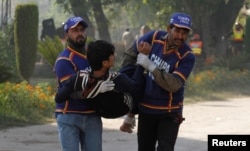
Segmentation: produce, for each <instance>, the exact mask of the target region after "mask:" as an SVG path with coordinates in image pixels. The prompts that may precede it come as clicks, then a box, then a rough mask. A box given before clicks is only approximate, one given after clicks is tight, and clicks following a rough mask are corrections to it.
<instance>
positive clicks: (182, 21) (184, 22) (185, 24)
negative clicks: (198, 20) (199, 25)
mask: <svg viewBox="0 0 250 151" xmlns="http://www.w3.org/2000/svg"><path fill="white" fill-rule="evenodd" d="M171 24H172V25H174V26H176V27H179V28H186V29H188V30H192V28H191V25H192V19H191V17H190V16H189V15H187V14H185V13H174V14H173V15H172V16H171V18H170V25H171Z"/></svg>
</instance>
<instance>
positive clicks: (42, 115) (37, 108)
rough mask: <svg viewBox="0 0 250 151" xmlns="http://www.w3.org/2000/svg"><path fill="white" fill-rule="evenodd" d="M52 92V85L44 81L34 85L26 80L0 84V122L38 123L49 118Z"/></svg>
mask: <svg viewBox="0 0 250 151" xmlns="http://www.w3.org/2000/svg"><path fill="white" fill-rule="evenodd" d="M54 92H55V90H54V89H53V87H51V86H49V85H48V84H46V83H42V84H37V85H35V86H32V85H30V84H28V83H27V82H26V81H24V82H21V83H10V82H6V83H2V84H0V123H4V124H3V125H5V126H10V125H14V126H17V125H26V124H27V123H40V122H43V121H45V120H46V119H47V118H51V117H52V116H53V111H54ZM3 125H2V126H3ZM0 128H1V127H0ZM2 128H3V127H2Z"/></svg>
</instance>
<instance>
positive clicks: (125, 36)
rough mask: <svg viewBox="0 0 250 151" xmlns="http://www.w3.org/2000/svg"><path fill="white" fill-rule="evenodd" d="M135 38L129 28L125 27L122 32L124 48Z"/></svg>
mask: <svg viewBox="0 0 250 151" xmlns="http://www.w3.org/2000/svg"><path fill="white" fill-rule="evenodd" d="M134 40H135V38H134V36H133V34H132V33H131V32H130V30H129V28H127V29H126V30H125V31H124V33H123V34H122V42H123V44H124V48H125V50H127V49H128V48H129V47H130V46H131V45H132V43H133V41H134Z"/></svg>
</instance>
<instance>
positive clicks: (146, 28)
mask: <svg viewBox="0 0 250 151" xmlns="http://www.w3.org/2000/svg"><path fill="white" fill-rule="evenodd" d="M150 30H151V29H150V27H149V26H148V25H142V26H141V28H140V36H143V35H144V34H146V33H147V32H149V31H150Z"/></svg>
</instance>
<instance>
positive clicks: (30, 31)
mask: <svg viewBox="0 0 250 151" xmlns="http://www.w3.org/2000/svg"><path fill="white" fill-rule="evenodd" d="M38 16H39V14H38V6H37V5H36V4H24V5H18V6H16V9H15V19H14V36H15V44H16V45H15V50H16V62H17V69H18V71H19V73H20V75H21V76H22V77H23V78H24V79H25V80H27V81H29V78H30V77H31V75H32V73H33V70H34V67H35V62H36V54H37V43H38Z"/></svg>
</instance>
